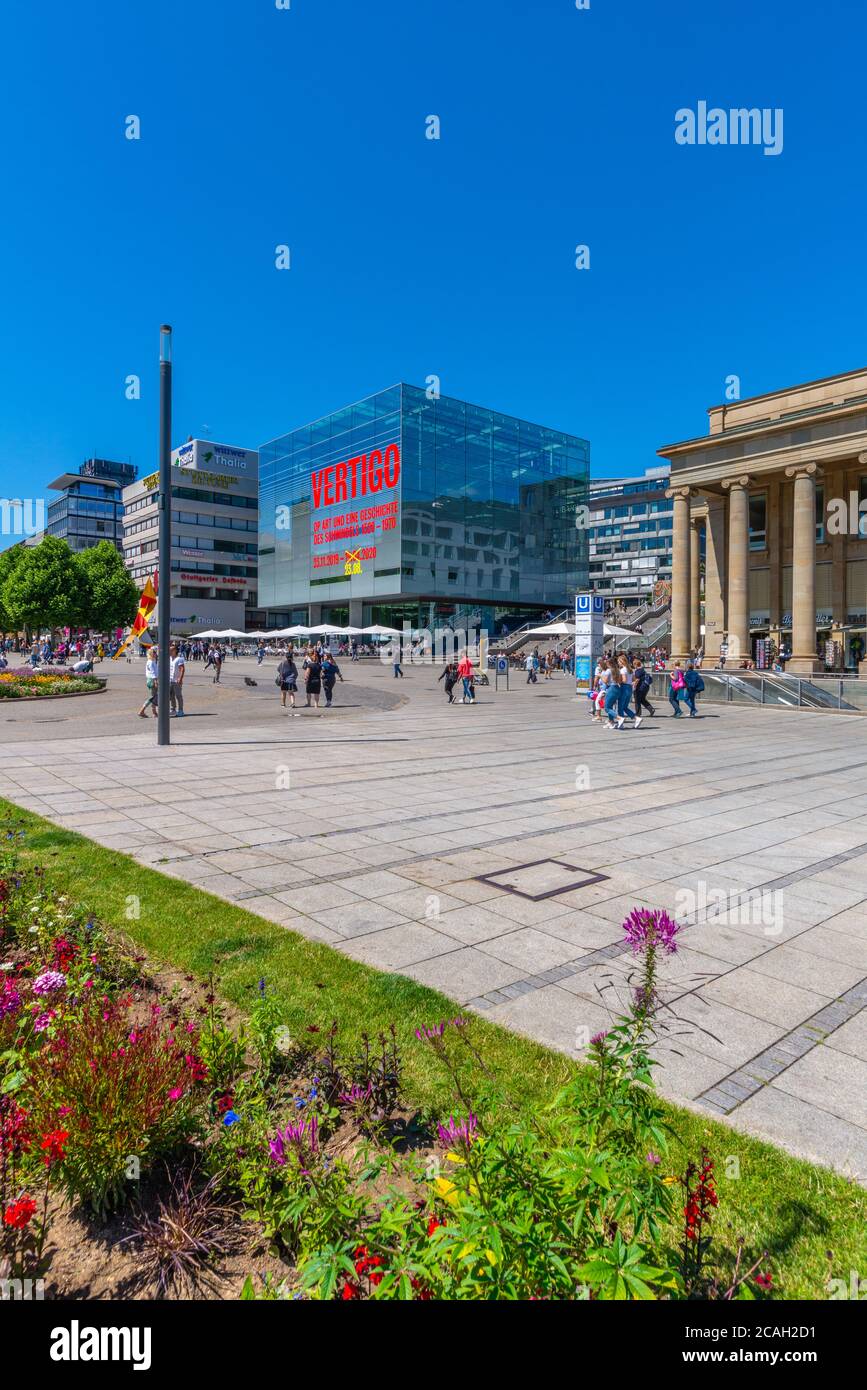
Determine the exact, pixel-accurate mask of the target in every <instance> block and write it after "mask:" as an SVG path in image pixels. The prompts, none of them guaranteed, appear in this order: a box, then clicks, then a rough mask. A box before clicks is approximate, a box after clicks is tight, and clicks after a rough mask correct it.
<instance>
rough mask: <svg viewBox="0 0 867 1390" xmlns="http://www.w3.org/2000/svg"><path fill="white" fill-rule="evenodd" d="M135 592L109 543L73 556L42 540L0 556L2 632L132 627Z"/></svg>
mask: <svg viewBox="0 0 867 1390" xmlns="http://www.w3.org/2000/svg"><path fill="white" fill-rule="evenodd" d="M138 598H139V593H138V589H137V587H136V585H135V581H134V580H133V578H132V576H131V575H130V574H129V573H128V572H127V570H126V568H125V567H124V563H123V558H122V557H121V555H120V553H119V551H118V550H117V548H116V547H115V546H114V545H112V543H111V541H99V542H98V543H97V544H96V545H94V546H91V547H90V548H89V549H87V550H82V551H80V552H79V553H78V554H74V553H73V552H72V551H71V550H70V548H69V545H68V544H67V542H66V541H64V540H61V539H60V538H59V537H58V536H46V537H45V538H44V539H43V540H41V541H40V542H39V544H38V545H33V546H12V547H11V548H10V549H9V550H5V551H3V552H2V554H0V628H2V629H3V630H4V631H6V632H9V631H15V630H18V629H21V628H27V629H29V630H30V631H33V630H35V629H36V630H38V629H46V628H63V627H89V628H92V629H93V630H94V631H96V632H108V631H109V629H110V628H113V627H123V626H125V624H127V623H131V622H132V620H133V618H134V617H135V613H136V609H137V607H138Z"/></svg>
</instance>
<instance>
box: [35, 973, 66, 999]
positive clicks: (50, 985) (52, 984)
mask: <svg viewBox="0 0 867 1390" xmlns="http://www.w3.org/2000/svg"><path fill="white" fill-rule="evenodd" d="M65 984H66V976H65V975H64V974H63V972H62V971H60V970H43V972H42V974H41V975H37V976H36V979H35V980H34V981H33V993H34V994H55V993H56V992H57V990H59V989H63V986H64V985H65Z"/></svg>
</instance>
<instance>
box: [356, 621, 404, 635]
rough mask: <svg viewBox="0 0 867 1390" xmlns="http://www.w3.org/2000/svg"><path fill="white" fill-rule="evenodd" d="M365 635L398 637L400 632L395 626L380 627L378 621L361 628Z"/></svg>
mask: <svg viewBox="0 0 867 1390" xmlns="http://www.w3.org/2000/svg"><path fill="white" fill-rule="evenodd" d="M361 632H362V634H363V636H365V637H399V636H400V632H399V631H398V629H397V628H396V627H380V625H379V623H374V624H373V626H372V627H363V628H362V629H361Z"/></svg>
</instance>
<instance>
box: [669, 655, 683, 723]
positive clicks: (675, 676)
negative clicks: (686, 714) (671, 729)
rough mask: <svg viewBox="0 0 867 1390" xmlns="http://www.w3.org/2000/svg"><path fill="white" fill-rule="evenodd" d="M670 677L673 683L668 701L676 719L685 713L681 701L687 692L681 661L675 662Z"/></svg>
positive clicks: (670, 686)
mask: <svg viewBox="0 0 867 1390" xmlns="http://www.w3.org/2000/svg"><path fill="white" fill-rule="evenodd" d="M669 679H670V682H671V684H670V685H669V688H668V703H669V704H670V705H671V708H672V711H673V713H674V717H675V719H679V718H680V716H681V715H682V713H683V710H682V709H681V708H680V702H681V700H682V699H683V698H684V696H685V694H686V681H685V680H684V678H683V670H682V668H681V665H680V662H679V661H676V662H675V663H674V670H673V671H672V673H671V676H670V678H669Z"/></svg>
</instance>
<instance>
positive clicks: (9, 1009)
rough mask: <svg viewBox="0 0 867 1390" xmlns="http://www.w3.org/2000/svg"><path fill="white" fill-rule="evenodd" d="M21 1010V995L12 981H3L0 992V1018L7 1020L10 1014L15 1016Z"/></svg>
mask: <svg viewBox="0 0 867 1390" xmlns="http://www.w3.org/2000/svg"><path fill="white" fill-rule="evenodd" d="M20 1008H21V995H20V994H19V993H18V990H17V988H16V987H15V982H14V981H13V980H8V979H6V980H4V981H3V989H2V991H0V1018H8V1017H9V1016H10V1015H12V1014H17V1012H18V1010H19V1009H20Z"/></svg>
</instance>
